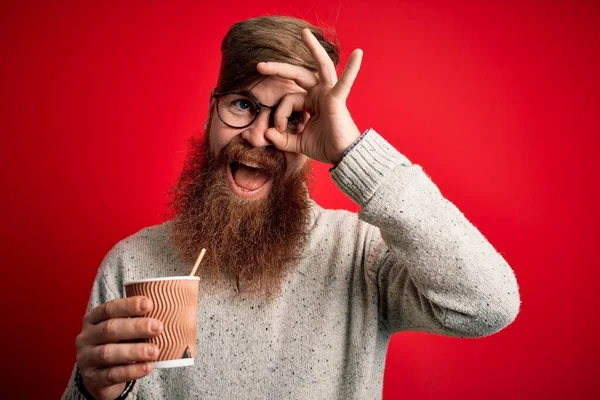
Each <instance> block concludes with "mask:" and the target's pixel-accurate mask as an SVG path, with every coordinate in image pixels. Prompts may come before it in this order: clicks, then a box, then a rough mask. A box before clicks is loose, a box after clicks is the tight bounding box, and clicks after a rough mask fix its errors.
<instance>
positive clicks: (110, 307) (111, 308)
mask: <svg viewBox="0 0 600 400" xmlns="http://www.w3.org/2000/svg"><path fill="white" fill-rule="evenodd" d="M115 311H116V310H115V301H114V300H111V301H109V302H108V303H106V304H105V305H104V312H105V313H106V316H108V317H109V318H110V317H112V316H113V315H114V313H115Z"/></svg>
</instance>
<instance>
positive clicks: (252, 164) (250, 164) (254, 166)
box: [240, 163, 260, 168]
mask: <svg viewBox="0 0 600 400" xmlns="http://www.w3.org/2000/svg"><path fill="white" fill-rule="evenodd" d="M240 164H244V165H247V166H248V167H252V168H260V165H258V164H254V163H240Z"/></svg>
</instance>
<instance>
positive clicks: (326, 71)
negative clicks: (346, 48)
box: [302, 28, 337, 86]
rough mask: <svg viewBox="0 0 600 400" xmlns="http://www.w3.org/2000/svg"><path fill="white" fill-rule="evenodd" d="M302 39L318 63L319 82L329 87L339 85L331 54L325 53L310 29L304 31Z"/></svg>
mask: <svg viewBox="0 0 600 400" xmlns="http://www.w3.org/2000/svg"><path fill="white" fill-rule="evenodd" d="M302 39H303V40H304V43H306V46H307V47H308V49H309V50H310V53H311V54H312V55H313V57H314V58H315V60H316V61H317V65H318V69H319V78H320V79H319V80H320V81H321V82H322V83H324V84H326V85H329V86H333V85H335V84H336V83H337V73H336V72H335V65H334V64H333V61H332V60H331V57H329V54H327V51H325V49H324V48H323V46H322V45H321V43H319V41H318V40H317V38H316V37H315V36H314V35H313V34H312V32H311V31H310V29H308V28H304V29H303V30H302Z"/></svg>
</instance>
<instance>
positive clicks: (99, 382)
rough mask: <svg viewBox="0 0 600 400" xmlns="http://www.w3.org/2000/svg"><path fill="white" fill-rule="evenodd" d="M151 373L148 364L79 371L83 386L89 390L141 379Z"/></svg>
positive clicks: (150, 366)
mask: <svg viewBox="0 0 600 400" xmlns="http://www.w3.org/2000/svg"><path fill="white" fill-rule="evenodd" d="M150 372H152V364H151V363H148V362H144V363H137V364H130V365H119V366H116V367H112V368H101V369H95V368H87V369H82V370H81V375H82V377H83V379H84V384H85V386H86V387H89V388H102V387H109V386H112V385H116V384H119V383H125V382H129V381H134V380H136V379H141V378H143V377H145V376H146V375H148V374H149V373H150Z"/></svg>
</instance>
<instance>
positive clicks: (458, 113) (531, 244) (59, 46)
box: [0, 0, 600, 399]
mask: <svg viewBox="0 0 600 400" xmlns="http://www.w3.org/2000/svg"><path fill="white" fill-rule="evenodd" d="M51 3H57V4H51ZM82 3H86V4H85V5H81V4H80V5H76V4H69V3H65V2H47V3H41V2H40V3H35V4H34V3H31V2H22V1H14V2H12V3H11V2H2V5H1V8H0V12H1V14H0V43H1V47H0V49H1V51H2V53H1V54H2V55H1V57H2V58H1V63H0V85H1V86H0V93H1V96H0V104H1V107H0V115H1V120H0V122H1V125H0V126H1V129H2V132H1V147H0V154H1V160H2V168H1V169H0V177H1V178H0V179H1V181H0V183H1V186H0V187H1V188H2V196H1V205H2V213H3V224H2V225H3V229H2V230H1V232H2V233H1V235H2V236H1V238H0V243H1V248H0V251H1V260H2V265H3V275H2V279H1V282H2V283H1V285H2V287H1V293H2V317H3V318H2V320H3V323H2V325H3V328H2V333H1V335H2V336H1V339H2V340H1V341H0V342H1V343H2V347H3V348H4V349H3V350H2V355H3V361H2V364H3V373H2V380H3V382H2V386H1V389H0V392H2V393H3V394H5V395H6V394H7V393H19V395H15V397H6V396H2V397H3V398H34V397H35V398H58V397H59V396H60V395H61V394H62V391H63V389H64V387H65V385H66V383H67V380H68V377H69V374H70V372H71V368H72V366H73V362H74V359H75V348H74V338H75V336H76V334H77V333H78V332H79V329H80V324H81V323H80V321H81V317H82V315H83V313H84V308H85V305H86V302H87V298H88V295H89V290H90V287H91V284H92V281H93V278H94V275H95V273H96V268H97V266H98V265H99V263H100V261H101V259H102V258H103V256H104V255H105V253H106V252H107V251H108V250H109V249H110V247H111V246H112V245H113V244H114V243H115V242H116V241H118V240H119V239H121V238H123V237H125V236H127V235H129V234H131V233H133V232H135V231H137V230H138V229H140V228H142V227H144V226H147V225H150V224H155V223H158V222H160V221H162V220H163V218H164V214H165V211H166V208H165V193H166V191H167V190H168V188H169V187H170V186H171V185H172V184H173V182H174V180H175V179H176V177H177V175H178V172H179V170H180V168H181V165H182V161H183V159H184V156H185V152H186V149H187V140H188V138H189V137H190V135H192V134H194V133H197V132H198V131H200V130H201V128H202V125H203V122H204V119H205V117H206V114H207V101H208V97H209V90H210V89H211V87H212V86H213V85H214V84H215V81H216V76H217V72H218V65H219V61H220V56H219V51H218V48H219V42H220V39H221V38H222V37H223V35H224V34H225V32H226V31H227V29H228V27H229V25H230V24H231V23H233V22H235V21H237V20H240V19H244V18H247V17H251V16H256V15H261V14H265V13H285V14H291V15H295V16H301V17H305V18H307V19H308V20H310V21H312V22H324V23H327V24H331V25H334V26H335V27H336V28H337V32H338V35H339V39H340V42H341V45H342V50H343V60H344V61H343V62H344V63H345V60H346V59H347V57H348V55H349V54H350V52H351V51H352V49H354V48H356V47H361V48H362V49H363V50H364V53H365V56H364V62H363V67H362V70H361V72H360V74H359V77H358V80H357V82H356V84H355V88H354V90H353V93H352V95H351V98H350V101H349V107H350V110H351V112H352V113H353V116H354V117H355V120H356V122H357V124H358V125H359V127H360V128H361V129H365V128H367V127H369V126H373V127H374V128H376V129H377V130H378V131H379V132H381V133H382V134H383V135H384V136H385V137H386V138H387V139H388V140H389V141H390V142H391V143H392V144H394V145H395V146H396V147H397V148H398V149H399V150H400V151H402V152H403V153H405V154H406V155H407V156H408V157H409V158H411V159H412V160H413V161H414V162H416V163H418V164H421V165H422V166H423V167H424V168H425V170H426V171H427V172H428V174H429V175H430V176H431V177H432V179H433V180H434V182H436V183H437V185H438V186H439V187H440V189H441V190H442V192H443V193H444V194H445V195H446V197H447V198H449V199H450V200H451V201H453V202H454V203H455V204H456V205H457V206H458V207H459V208H460V209H461V210H462V211H463V212H464V213H465V214H466V215H467V217H468V218H469V219H470V220H471V221H472V222H473V223H474V224H475V225H476V226H477V227H478V228H479V229H480V230H481V231H482V232H483V233H484V234H485V235H486V236H487V237H488V239H489V240H490V241H491V242H492V243H493V244H494V245H495V246H496V248H497V249H498V250H499V251H500V252H502V253H503V255H504V256H505V257H506V259H507V260H508V261H509V263H510V264H511V265H512V267H513V268H514V270H515V272H516V275H517V278H518V281H519V284H520V287H521V294H522V301H523V304H522V309H521V313H520V315H519V317H518V319H517V320H516V322H515V323H514V324H512V325H511V326H510V327H508V328H507V329H506V330H504V331H502V332H500V333H498V334H496V335H494V336H491V337H489V338H485V339H478V340H459V339H453V338H446V337H441V336H434V335H428V334H423V333H404V334H399V335H397V336H395V337H394V338H393V340H392V341H391V344H390V347H389V354H388V358H387V365H386V372H385V384H384V398H385V399H401V398H420V399H436V398H445V399H477V398H487V399H505V398H523V399H525V398H556V399H564V398H573V399H575V398H577V399H582V398H591V397H592V393H593V392H596V393H598V392H599V390H598V389H599V383H598V382H599V380H598V378H600V376H599V375H600V374H599V371H600V369H599V368H598V362H599V361H600V357H599V355H600V351H599V348H600V344H599V340H598V338H599V337H600V334H599V333H600V332H599V324H598V311H599V308H600V307H599V305H600V301H598V298H597V295H598V290H597V287H598V282H599V278H600V274H599V272H598V261H597V256H598V243H600V241H599V240H598V239H599V235H598V230H597V224H598V222H599V218H598V217H599V211H598V207H597V204H598V200H599V193H598V192H599V189H598V186H599V185H598V178H597V173H598V169H599V161H598V158H597V156H598V150H599V149H600V147H599V142H600V140H599V138H598V133H599V131H600V130H599V123H598V112H599V103H600V102H599V100H600V87H599V86H600V85H599V78H598V76H597V73H598V71H599V70H600V69H599V67H600V65H599V48H600V34H599V29H598V21H599V20H600V18H599V17H600V13H599V11H600V10H599V5H598V2H592V1H590V2H569V1H562V2H559V1H555V2H550V1H548V2H540V3H533V2H527V3H523V2H509V1H503V2H476V1H473V2H463V1H461V2H431V1H422V2H420V1H387V2H384V1H366V0H364V1H361V0H346V1H342V0H339V1H336V2H332V3H327V4H318V3H319V2H317V1H316V0H313V1H308V2H279V1H264V2H260V4H259V3H257V2H255V1H247V0H245V1H237V0H228V1H224V2H222V1H212V2H210V4H202V3H201V2H190V3H181V2H177V3H174V2H158V1H137V2H136V1H127V2H122V1H115V2H111V1H97V2H95V3H94V4H91V3H92V2H82ZM327 175H328V174H327V167H326V166H323V165H319V166H317V173H316V179H315V180H316V184H315V188H314V190H313V194H314V197H315V199H316V200H317V202H319V203H320V204H321V205H323V206H325V207H337V208H347V209H351V210H357V207H356V206H355V205H354V204H352V203H351V201H350V200H348V199H347V198H345V197H344V195H343V194H341V193H340V192H339V190H338V189H337V188H336V187H335V186H334V185H333V183H332V182H331V180H330V179H329V178H328V176H327ZM7 356H8V357H7Z"/></svg>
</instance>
